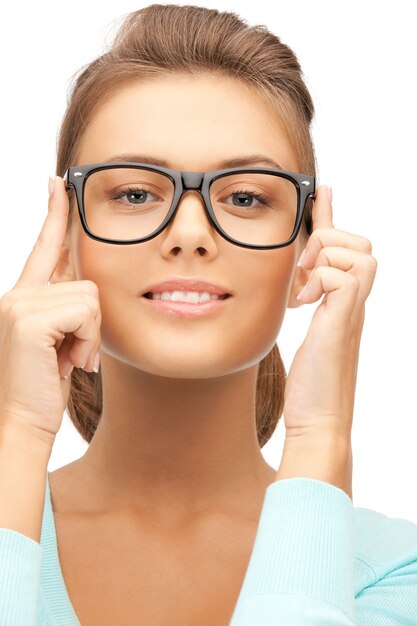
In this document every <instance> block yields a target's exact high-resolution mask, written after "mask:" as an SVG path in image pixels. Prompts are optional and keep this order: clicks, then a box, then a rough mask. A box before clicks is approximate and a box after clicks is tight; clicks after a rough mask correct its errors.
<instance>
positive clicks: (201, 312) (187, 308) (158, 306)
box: [142, 291, 232, 318]
mask: <svg viewBox="0 0 417 626" xmlns="http://www.w3.org/2000/svg"><path fill="white" fill-rule="evenodd" d="M142 298H143V299H144V301H145V302H146V303H147V305H149V307H150V309H152V310H153V311H155V312H160V313H163V314H165V315H166V314H168V315H170V316H177V317H182V318H192V317H195V318H199V317H202V316H207V315H210V314H213V313H216V312H217V311H220V310H221V309H222V308H223V307H224V306H226V303H227V302H228V301H230V300H231V299H232V295H231V294H228V293H224V294H209V293H208V292H203V293H200V292H196V291H188V292H187V291H174V292H166V291H165V292H162V293H158V292H155V293H154V292H151V291H148V292H146V293H144V294H143V296H142Z"/></svg>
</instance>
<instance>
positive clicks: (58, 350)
mask: <svg viewBox="0 0 417 626" xmlns="http://www.w3.org/2000/svg"><path fill="white" fill-rule="evenodd" d="M68 212H69V202H68V196H67V193H66V190H65V185H64V181H63V179H62V178H61V177H59V176H57V177H56V182H55V188H54V190H53V192H52V193H50V197H49V204H48V215H47V217H46V219H45V222H44V224H43V226H42V230H41V232H40V234H39V236H38V239H37V241H36V243H35V245H34V247H33V250H32V252H31V253H30V255H29V257H28V259H27V261H26V264H25V266H24V268H23V271H22V273H21V275H20V277H19V279H18V281H17V283H16V285H15V286H14V287H13V289H11V290H10V291H9V292H7V293H6V294H4V295H3V296H2V297H1V298H0V429H2V428H3V426H9V425H11V426H12V428H16V429H20V431H21V432H29V433H30V434H33V435H34V436H35V437H36V438H38V439H41V440H43V441H44V440H46V442H47V443H48V444H52V443H53V441H54V439H55V436H56V434H57V432H58V430H59V428H60V426H61V423H62V418H63V414H64V410H65V407H66V404H67V401H68V396H69V392H70V385H71V379H70V378H67V377H66V375H67V376H69V374H70V373H71V371H72V368H73V367H74V366H76V367H84V368H85V369H86V370H89V371H91V370H92V369H93V364H94V358H95V355H96V354H97V352H98V350H99V347H100V339H101V334H100V325H101V310H100V302H99V293H98V287H97V285H96V284H95V283H93V282H92V281H90V280H74V281H71V282H69V281H68V282H67V281H65V282H62V283H57V284H53V285H50V284H49V279H50V278H51V276H52V275H53V273H54V270H55V268H56V266H57V263H58V261H59V257H60V252H61V249H62V244H63V242H64V239H65V233H66V227H67V222H68ZM22 429H23V430H22Z"/></svg>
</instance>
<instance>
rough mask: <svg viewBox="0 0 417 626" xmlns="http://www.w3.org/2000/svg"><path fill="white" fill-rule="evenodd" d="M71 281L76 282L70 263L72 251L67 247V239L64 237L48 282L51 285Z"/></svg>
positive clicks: (71, 262) (72, 266)
mask: <svg viewBox="0 0 417 626" xmlns="http://www.w3.org/2000/svg"><path fill="white" fill-rule="evenodd" d="M73 280H76V276H75V271H74V264H73V261H72V250H71V247H70V245H69V238H68V237H65V242H64V243H63V244H62V248H61V252H60V255H59V259H58V263H57V264H56V267H55V269H54V271H53V273H52V276H51V278H50V281H49V282H50V283H51V284H52V283H62V282H65V281H73Z"/></svg>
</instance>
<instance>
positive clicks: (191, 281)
mask: <svg viewBox="0 0 417 626" xmlns="http://www.w3.org/2000/svg"><path fill="white" fill-rule="evenodd" d="M163 291H199V292H201V293H202V292H207V293H209V294H212V295H218V296H222V295H225V294H227V295H229V296H232V295H233V293H232V292H231V291H230V290H229V289H228V288H227V287H223V286H222V285H215V284H214V283H208V282H207V281H205V280H200V279H198V278H180V277H175V276H174V277H172V278H169V279H168V280H165V281H163V282H161V283H156V284H154V285H149V286H148V287H147V288H146V289H145V291H144V292H143V293H142V294H141V295H142V296H144V295H145V294H146V293H149V292H152V293H162V292H163ZM150 301H151V302H153V300H150ZM192 306H196V305H192ZM197 306H199V307H202V306H204V305H202V304H199V305H197Z"/></svg>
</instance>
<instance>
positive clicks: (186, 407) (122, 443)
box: [51, 75, 306, 526]
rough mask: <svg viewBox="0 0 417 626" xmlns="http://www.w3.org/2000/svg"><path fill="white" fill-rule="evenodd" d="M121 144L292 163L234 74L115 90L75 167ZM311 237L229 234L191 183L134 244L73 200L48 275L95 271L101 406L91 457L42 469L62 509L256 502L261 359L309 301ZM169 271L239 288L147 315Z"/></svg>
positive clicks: (173, 154) (172, 154)
mask: <svg viewBox="0 0 417 626" xmlns="http://www.w3.org/2000/svg"><path fill="white" fill-rule="evenodd" d="M127 152H132V153H134V152H140V153H145V154H149V155H152V156H154V157H159V158H161V159H165V160H166V161H167V162H168V167H171V168H173V169H177V170H186V171H192V170H195V171H208V170H212V169H217V165H218V163H219V162H220V161H221V160H223V159H226V158H233V157H240V156H244V155H247V154H250V153H255V152H256V153H261V154H265V155H268V156H269V157H270V158H272V159H274V160H276V161H277V162H278V163H279V164H280V165H281V166H282V167H283V169H287V170H290V171H299V168H298V163H297V159H296V156H295V154H294V152H293V150H292V147H291V144H290V141H289V139H288V137H287V134H286V131H285V128H284V127H283V125H282V123H281V122H280V120H279V119H278V118H277V115H276V113H275V112H274V111H272V109H271V108H270V105H269V104H268V103H267V102H265V101H264V100H263V99H261V97H260V96H258V94H257V93H256V92H254V91H253V90H251V89H250V88H248V87H246V86H244V85H242V84H241V83H240V82H238V81H237V80H235V79H232V78H230V77H227V78H226V77H215V76H210V75H207V76H200V77H198V78H197V77H184V76H181V77H178V76H175V77H164V78H158V79H153V80H152V81H149V82H147V83H142V84H129V86H127V87H125V88H122V89H120V90H119V91H118V92H117V93H116V95H113V96H112V97H111V98H110V99H109V100H108V101H107V102H106V103H105V104H104V105H102V106H101V108H100V109H99V110H98V111H97V113H96V114H95V116H94V118H93V120H92V122H91V123H90V124H89V126H88V128H87V130H86V133H85V135H84V137H83V141H82V145H81V149H80V152H79V155H78V158H77V161H76V163H77V164H79V165H81V164H87V163H98V162H101V161H104V160H106V159H108V158H109V157H111V156H112V155H115V154H119V153H127ZM259 165H262V163H261V162H260V163H259ZM265 165H267V164H265ZM267 166H269V165H267ZM304 246H305V241H303V240H302V239H301V237H300V236H298V237H297V239H296V241H295V242H293V244H291V245H289V246H287V247H284V248H280V249H276V250H263V251H262V250H250V249H246V248H241V247H238V246H234V245H233V244H231V243H229V242H227V241H226V240H225V239H223V238H222V237H221V236H220V235H219V234H218V233H217V232H216V231H215V230H214V228H212V226H211V224H210V223H209V221H208V219H207V217H206V215H205V212H204V207H203V201H202V198H201V197H200V196H199V194H198V192H196V191H189V192H187V193H186V194H184V196H183V197H182V200H181V202H180V205H179V208H178V212H177V214H176V216H175V219H174V221H173V222H172V223H171V224H170V225H169V227H168V228H166V229H165V230H164V231H163V232H162V233H161V234H160V235H159V236H158V237H156V238H154V239H152V240H151V241H148V242H145V243H142V244H137V245H129V246H116V245H114V246H113V245H110V244H105V243H100V242H97V241H94V240H93V239H91V238H89V237H88V236H87V235H86V234H85V233H84V231H83V229H82V227H81V223H80V221H79V215H78V211H75V213H74V217H73V222H72V226H71V229H70V231H69V232H68V235H67V237H66V240H65V246H63V248H62V255H61V259H60V263H59V264H58V266H57V269H56V271H55V273H54V275H53V276H52V277H51V282H60V281H64V280H83V279H89V280H92V281H94V283H96V285H97V286H98V288H99V299H100V307H101V315H102V322H101V345H100V364H101V374H102V379H103V414H102V418H101V420H100V422H99V425H98V428H97V430H96V433H95V435H94V437H93V440H92V442H91V444H90V446H89V448H88V450H87V451H86V453H85V454H84V455H83V456H82V457H81V458H80V459H78V460H77V461H75V462H73V463H71V464H69V465H67V466H64V467H63V468H60V469H59V470H56V471H55V472H53V473H52V474H51V478H52V480H51V488H52V486H53V485H54V484H55V485H57V486H58V484H62V485H64V483H65V485H66V492H67V498H66V500H65V504H64V500H62V501H61V504H60V506H61V511H62V512H63V511H64V509H65V508H67V509H70V508H76V509H77V510H79V511H84V512H95V513H97V512H99V513H100V512H111V513H117V512H118V511H121V510H124V511H127V512H128V513H129V514H131V515H133V516H136V515H138V516H139V517H140V518H143V516H146V519H147V520H149V521H157V520H164V521H165V522H166V523H167V524H170V525H171V526H175V525H176V524H177V525H178V526H182V525H183V524H188V523H191V522H195V520H197V519H204V518H205V516H206V515H207V514H208V513H212V512H216V511H222V513H224V514H225V515H229V514H230V516H233V515H236V512H238V514H239V516H240V517H241V518H242V517H243V518H245V517H246V518H251V519H252V518H253V516H254V515H258V514H259V509H260V506H261V504H262V500H263V498H264V492H265V488H266V487H267V486H268V485H269V484H270V483H271V482H273V481H274V480H276V469H274V468H272V467H271V466H269V465H268V464H267V463H266V462H265V460H264V458H263V456H262V453H261V450H260V448H259V445H258V441H257V436H256V428H255V424H256V420H255V385H256V377H257V370H258V363H259V361H261V359H262V358H263V357H264V356H265V355H266V354H267V353H268V352H269V351H270V350H271V348H272V346H273V345H274V343H275V341H276V339H277V336H278V334H279V331H280V328H281V324H282V321H283V318H284V315H285V311H286V309H287V307H296V306H300V305H301V304H302V303H300V302H298V301H297V300H296V296H297V294H298V293H299V291H300V290H301V289H302V287H303V286H304V284H305V283H306V272H305V270H303V269H302V268H297V267H296V263H297V261H298V258H299V256H300V254H301V252H302V250H303V248H304ZM171 276H182V277H198V278H201V279H203V280H204V279H205V280H208V281H210V282H214V283H219V284H221V285H224V286H226V287H227V288H228V290H229V292H231V293H232V294H233V298H232V299H231V300H230V301H229V302H228V303H227V305H225V306H224V307H223V309H222V311H220V312H219V313H217V314H216V315H212V316H209V317H202V318H200V319H181V318H178V317H172V316H169V315H164V314H155V313H153V312H152V311H150V309H149V307H148V306H146V302H143V300H141V298H140V294H142V293H143V292H144V291H145V290H146V287H147V286H149V285H151V284H153V283H155V282H159V281H161V280H164V279H167V278H169V277H171ZM58 479H60V480H61V482H60V483H58ZM70 494H72V496H71V495H70ZM56 506H57V507H58V504H57V505H56Z"/></svg>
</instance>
